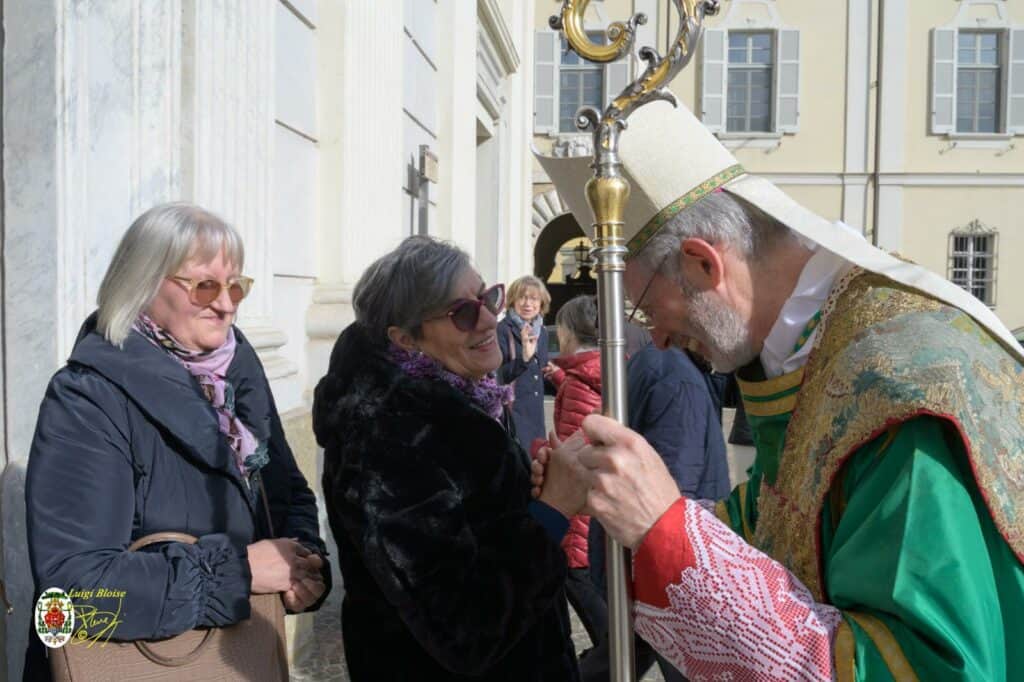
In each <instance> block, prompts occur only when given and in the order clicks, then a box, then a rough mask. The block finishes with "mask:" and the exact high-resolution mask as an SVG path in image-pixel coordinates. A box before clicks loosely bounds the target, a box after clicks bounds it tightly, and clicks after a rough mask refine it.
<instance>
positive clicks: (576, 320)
mask: <svg viewBox="0 0 1024 682" xmlns="http://www.w3.org/2000/svg"><path fill="white" fill-rule="evenodd" d="M555 324H557V325H558V326H559V327H564V328H565V329H567V330H568V331H569V332H571V333H572V335H573V336H575V337H576V341H577V342H579V344H580V346H581V347H584V348H591V347H596V346H597V339H598V336H599V333H598V328H597V324H598V322H597V296H593V295H590V296H587V295H584V296H577V297H576V298H574V299H572V300H571V301H569V302H568V303H566V304H565V305H563V306H562V307H561V308H559V309H558V314H557V315H555Z"/></svg>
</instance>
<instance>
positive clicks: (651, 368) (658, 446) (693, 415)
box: [589, 345, 729, 584]
mask: <svg viewBox="0 0 1024 682" xmlns="http://www.w3.org/2000/svg"><path fill="white" fill-rule="evenodd" d="M626 374H627V401H628V405H629V427H630V428H631V429H633V430H634V431H636V432H637V433H639V434H640V435H642V436H643V437H644V438H645V439H647V442H648V443H650V444H651V446H652V447H653V448H654V449H655V450H656V451H657V452H658V454H659V455H661V458H662V459H663V460H665V464H666V465H667V466H668V470H669V472H671V474H672V477H673V478H674V479H675V481H676V484H677V485H678V486H679V491H680V492H681V493H683V494H684V495H686V496H687V497H691V498H695V499H702V500H720V499H723V498H725V497H728V495H729V463H728V461H727V460H726V457H725V440H724V438H723V437H722V424H721V422H720V417H719V408H718V407H717V406H716V403H715V401H714V399H713V398H712V396H711V391H710V390H709V388H708V382H707V380H706V378H705V376H704V373H703V372H701V371H700V369H698V368H697V366H696V365H695V364H693V360H691V359H690V358H689V356H687V355H686V353H684V352H683V351H681V350H679V349H677V348H671V349H669V350H664V351H663V350H659V349H658V348H657V347H656V346H653V345H650V346H647V347H645V348H643V349H641V350H640V351H639V352H638V353H636V354H635V355H634V356H633V357H632V358H630V360H629V364H628V365H627V366H626ZM589 558H590V566H591V573H592V575H593V576H594V578H595V581H596V582H598V584H603V573H604V530H603V529H602V528H601V527H600V524H598V523H596V522H595V521H594V520H591V524H590V541H589Z"/></svg>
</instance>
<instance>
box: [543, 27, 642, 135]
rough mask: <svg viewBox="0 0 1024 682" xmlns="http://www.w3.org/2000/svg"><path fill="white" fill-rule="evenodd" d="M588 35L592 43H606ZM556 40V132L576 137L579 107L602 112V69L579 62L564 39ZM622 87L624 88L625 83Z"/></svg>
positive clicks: (599, 34)
mask: <svg viewBox="0 0 1024 682" xmlns="http://www.w3.org/2000/svg"><path fill="white" fill-rule="evenodd" d="M587 35H588V36H590V40H591V41H593V42H595V43H598V44H604V43H605V42H607V39H606V38H605V35H604V32H603V31H593V32H588V33H587ZM559 40H560V43H559V45H560V52H561V55H560V62H559V70H558V132H561V133H575V132H579V129H578V128H577V127H576V112H577V111H579V109H580V107H584V106H592V107H597V108H598V109H603V108H604V106H603V103H604V102H605V90H606V88H605V67H604V66H603V65H602V64H595V63H594V62H589V61H587V60H586V59H582V58H581V57H580V56H579V55H578V54H576V53H575V52H573V51H572V50H570V49H569V46H568V43H567V42H566V40H565V38H560V39H559ZM622 87H625V83H623V85H622ZM622 87H620V88H619V89H620V90H621V89H622Z"/></svg>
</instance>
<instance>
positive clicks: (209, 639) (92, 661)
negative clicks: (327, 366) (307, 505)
mask: <svg viewBox="0 0 1024 682" xmlns="http://www.w3.org/2000/svg"><path fill="white" fill-rule="evenodd" d="M260 483H261V484H262V481H261V482H260ZM263 499H264V505H266V502H265V500H266V496H265V495H264V498H263ZM264 509H266V511H267V516H268V520H269V516H270V510H269V509H268V508H267V507H266V506H264ZM158 542H186V543H190V544H192V543H195V542H196V538H194V537H193V536H191V535H186V534H185V533H153V534H151V535H147V536H145V537H142V538H139V539H138V540H136V541H135V542H133V543H132V544H131V546H130V547H129V548H128V551H135V550H138V549H141V548H142V547H145V546H147V545H151V544H154V543H158ZM249 603H250V604H251V605H252V615H250V616H249V618H248V619H247V620H243V621H240V622H238V623H235V624H234V625H229V626H226V627H222V628H209V629H196V630H189V631H188V632H183V633H182V634H180V635H178V636H176V637H171V638H169V639H164V640H159V641H156V640H153V641H135V642H106V643H102V642H97V643H95V644H93V645H92V646H91V647H90V646H89V645H88V643H87V642H81V643H79V642H77V641H75V640H74V639H72V641H70V642H68V643H67V644H65V645H64V646H62V647H60V648H59V649H51V650H50V652H49V654H50V673H51V675H52V676H53V679H54V682H83V681H85V680H88V681H89V682H92V681H93V680H188V681H189V682H207V681H212V680H253V681H255V682H287V680H288V656H287V653H286V652H285V634H284V603H283V602H282V601H281V595H280V594H254V595H251V596H250V597H249Z"/></svg>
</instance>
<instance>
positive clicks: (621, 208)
mask: <svg viewBox="0 0 1024 682" xmlns="http://www.w3.org/2000/svg"><path fill="white" fill-rule="evenodd" d="M589 4H590V0H562V11H561V13H560V14H558V15H556V16H553V17H551V19H550V21H549V23H550V25H551V28H553V29H554V30H556V31H561V32H563V33H564V34H565V38H566V41H567V43H568V45H569V47H570V49H572V50H573V51H574V52H575V53H576V54H578V55H579V56H580V58H582V59H586V60H588V61H592V62H599V63H605V62H611V61H614V60H616V59H619V58H620V57H622V56H624V55H626V54H627V53H629V51H630V50H631V49H632V47H633V39H634V38H635V35H636V27H637V26H638V25H641V24H644V23H646V22H647V17H646V16H645V15H644V14H642V13H638V14H635V15H633V16H632V17H631V18H630V19H629V20H628V21H627V22H621V21H617V22H614V23H613V24H611V26H609V27H608V29H607V31H606V35H607V36H608V41H609V42H608V44H607V45H598V44H596V43H594V42H592V41H591V40H590V38H589V37H588V36H587V32H586V30H585V29H584V13H585V12H586V10H587V5H589ZM672 4H673V6H674V7H675V8H676V11H677V12H678V13H679V30H678V31H677V33H676V37H675V40H674V42H673V43H672V45H671V47H670V49H669V51H668V54H667V55H665V56H664V57H662V56H661V55H659V54H658V52H657V51H656V50H655V49H654V48H652V47H643V48H641V50H640V52H639V54H640V57H641V59H643V60H644V61H645V62H647V68H646V69H645V70H644V72H643V73H642V74H640V76H639V77H638V78H637V79H636V80H634V81H633V82H632V83H630V84H629V85H628V86H626V88H625V89H624V90H623V91H622V92H621V93H619V95H618V96H617V97H616V98H615V99H614V100H613V101H612V102H611V104H609V105H608V106H607V107H606V108H605V110H604V112H603V113H602V112H599V111H598V110H597V109H595V108H594V107H583V108H581V109H580V110H579V111H578V112H577V113H576V126H577V127H578V128H579V129H580V130H583V131H591V132H592V134H593V136H594V162H593V164H592V168H593V169H594V177H593V178H591V179H590V180H589V181H588V182H587V186H586V195H587V203H588V204H589V205H590V210H591V212H592V213H593V216H594V222H593V231H592V235H593V241H594V249H593V251H592V254H591V255H592V256H593V258H594V261H595V262H596V264H597V283H598V286H597V293H598V297H597V298H598V311H599V318H600V347H601V400H602V405H603V411H604V414H605V415H607V416H609V417H612V418H613V419H615V420H617V421H618V422H620V423H623V424H625V423H626V422H627V415H626V358H625V348H626V340H625V330H624V327H623V324H624V323H623V319H624V315H623V312H624V308H625V297H624V294H623V283H622V273H623V271H624V270H625V257H626V254H627V253H628V250H627V249H626V245H625V240H624V238H623V229H622V226H623V214H624V212H625V208H626V204H627V202H628V201H629V182H628V181H627V180H626V179H625V178H624V177H623V176H622V172H621V170H622V167H621V164H620V162H619V158H618V146H619V135H620V134H621V133H622V131H624V130H625V129H626V119H627V118H629V115H630V114H632V113H633V112H634V111H636V109H638V108H639V107H642V106H643V105H645V104H647V103H649V102H654V101H657V100H666V101H669V102H671V103H672V104H673V105H675V104H676V98H675V95H673V94H672V93H671V92H670V91H669V90H668V88H667V85H668V83H669V82H671V80H672V79H673V78H675V76H676V75H677V74H678V73H679V72H680V71H681V70H682V68H683V67H684V66H686V65H687V64H688V63H689V61H690V60H691V59H692V58H693V54H694V52H695V51H696V49H697V44H698V42H699V41H700V36H701V33H702V31H703V25H704V17H705V16H708V15H713V14H716V13H717V12H718V0H672ZM606 543H607V547H606V549H607V552H606V556H607V568H606V570H607V576H608V615H609V632H608V637H609V644H610V660H611V679H612V682H632V681H633V680H635V679H636V675H635V664H634V655H633V623H632V599H631V596H630V593H629V585H630V576H629V561H628V558H629V557H628V550H627V549H625V548H624V547H622V546H621V545H620V544H619V543H617V542H615V541H614V540H612V539H611V537H610V536H609V537H608V538H607V540H606Z"/></svg>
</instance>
